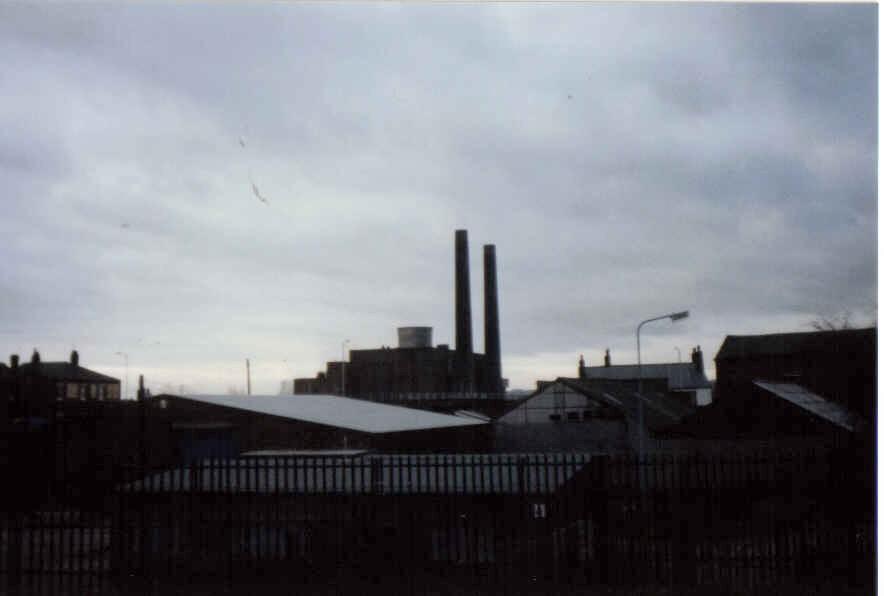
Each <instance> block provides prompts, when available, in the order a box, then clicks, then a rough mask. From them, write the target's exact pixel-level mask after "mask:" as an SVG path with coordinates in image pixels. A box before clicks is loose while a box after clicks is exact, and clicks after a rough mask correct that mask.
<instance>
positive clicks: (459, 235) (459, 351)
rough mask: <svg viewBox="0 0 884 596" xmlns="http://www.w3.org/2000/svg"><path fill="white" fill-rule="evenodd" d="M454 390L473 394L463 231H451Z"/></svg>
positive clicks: (467, 263)
mask: <svg viewBox="0 0 884 596" xmlns="http://www.w3.org/2000/svg"><path fill="white" fill-rule="evenodd" d="M454 275H455V277H454V316H455V334H456V337H455V354H454V358H455V377H456V380H455V390H457V391H469V392H471V391H473V318H472V312H471V308H470V254H469V247H468V245H467V231H466V230H455V231H454Z"/></svg>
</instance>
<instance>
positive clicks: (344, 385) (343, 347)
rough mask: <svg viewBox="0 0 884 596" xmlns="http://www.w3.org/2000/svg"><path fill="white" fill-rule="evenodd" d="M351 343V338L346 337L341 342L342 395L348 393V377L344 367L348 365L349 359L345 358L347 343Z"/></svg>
mask: <svg viewBox="0 0 884 596" xmlns="http://www.w3.org/2000/svg"><path fill="white" fill-rule="evenodd" d="M348 343H350V340H349V339H345V340H344V341H343V342H341V395H342V396H344V395H347V377H346V375H345V374H344V369H345V368H346V367H347V361H346V360H345V358H344V355H345V353H346V347H347V344H348Z"/></svg>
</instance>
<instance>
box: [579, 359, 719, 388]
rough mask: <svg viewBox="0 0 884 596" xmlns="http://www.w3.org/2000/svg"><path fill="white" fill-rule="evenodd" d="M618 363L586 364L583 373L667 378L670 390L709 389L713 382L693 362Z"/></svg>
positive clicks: (596, 376)
mask: <svg viewBox="0 0 884 596" xmlns="http://www.w3.org/2000/svg"><path fill="white" fill-rule="evenodd" d="M640 368H641V372H639V366H638V364H616V365H613V366H584V367H583V373H584V374H585V375H586V378H588V379H609V380H617V381H634V380H638V379H639V378H641V379H643V380H644V379H666V381H667V382H668V383H669V389H670V390H676V391H677V390H686V389H709V388H711V387H712V383H710V382H709V379H707V378H706V373H705V371H702V370H699V369H698V368H697V367H696V366H695V365H694V363H693V362H668V363H663V364H642V365H641V367H640Z"/></svg>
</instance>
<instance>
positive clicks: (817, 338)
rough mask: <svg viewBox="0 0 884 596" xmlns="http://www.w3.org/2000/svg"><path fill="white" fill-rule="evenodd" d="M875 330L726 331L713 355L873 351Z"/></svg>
mask: <svg viewBox="0 0 884 596" xmlns="http://www.w3.org/2000/svg"><path fill="white" fill-rule="evenodd" d="M877 334H878V330H877V328H875V327H870V328H867V329H843V330H838V331H812V332H808V333H772V334H769V335H728V336H727V337H726V338H724V342H723V343H722V344H721V349H719V350H718V354H717V355H716V356H715V359H716V360H722V359H726V358H746V357H751V356H782V355H785V354H799V353H807V352H841V351H845V352H849V351H852V350H862V351H865V350H869V349H871V350H872V351H874V350H875V344H876V341H877Z"/></svg>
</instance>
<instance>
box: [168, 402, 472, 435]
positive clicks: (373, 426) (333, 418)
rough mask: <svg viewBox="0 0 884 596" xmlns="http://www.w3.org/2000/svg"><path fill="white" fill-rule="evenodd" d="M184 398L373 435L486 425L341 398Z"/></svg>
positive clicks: (446, 415)
mask: <svg viewBox="0 0 884 596" xmlns="http://www.w3.org/2000/svg"><path fill="white" fill-rule="evenodd" d="M180 397H183V398H184V399H191V400H194V401H200V402H203V403H207V404H213V405H216V406H224V407H227V408H237V409H239V410H247V411H249V412H258V413H261V414H269V415H271V416H281V417H283V418H292V419H294V420H303V421H304V422H312V423H314V424H324V425H326V426H334V427H337V428H346V429H349V430H356V431H360V432H364V433H373V434H376V433H395V432H403V431H409V430H428V429H434V428H450V427H457V426H474V425H477V424H486V422H483V421H481V420H475V419H470V418H462V417H460V416H449V415H448V414H438V413H436V412H428V411H426V410H416V409H413V408H403V407H401V406H391V405H388V404H381V403H377V402H372V401H366V400H362V399H352V398H349V397H340V396H337V395H248V396H243V395H182V396H180Z"/></svg>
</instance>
